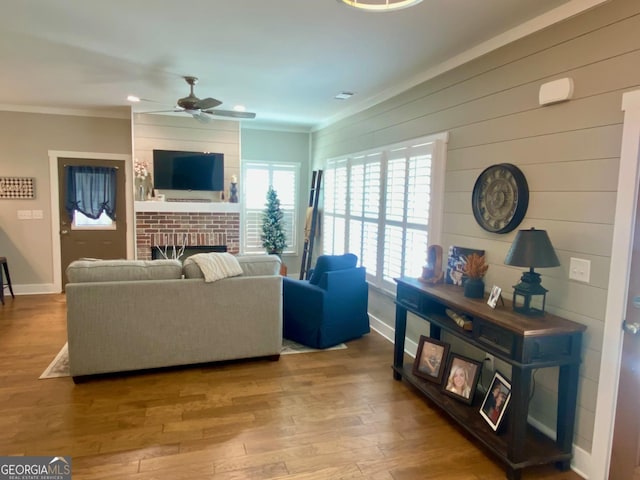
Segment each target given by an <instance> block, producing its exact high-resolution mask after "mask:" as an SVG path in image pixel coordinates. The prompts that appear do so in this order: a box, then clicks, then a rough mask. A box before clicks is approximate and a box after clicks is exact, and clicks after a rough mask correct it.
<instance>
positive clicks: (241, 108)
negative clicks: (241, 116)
mask: <svg viewBox="0 0 640 480" xmlns="http://www.w3.org/2000/svg"><path fill="white" fill-rule="evenodd" d="M233 109H234V110H235V111H236V112H244V111H246V110H247V108H246V107H245V106H244V105H236V106H235V107H233Z"/></svg>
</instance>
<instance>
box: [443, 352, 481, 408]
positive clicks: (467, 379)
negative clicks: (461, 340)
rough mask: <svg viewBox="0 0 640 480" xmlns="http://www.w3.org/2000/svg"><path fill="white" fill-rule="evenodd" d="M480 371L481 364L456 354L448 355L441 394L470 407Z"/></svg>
mask: <svg viewBox="0 0 640 480" xmlns="http://www.w3.org/2000/svg"><path fill="white" fill-rule="evenodd" d="M481 370H482V362H479V361H477V360H473V359H472V358H468V357H464V356H462V355H458V354H457V353H452V354H450V355H449V362H448V363H447V369H446V370H445V377H444V381H443V383H442V391H443V393H445V394H447V395H449V396H451V397H453V398H455V399H457V400H460V401H461V402H464V403H467V404H469V405H471V404H472V403H473V397H474V395H475V393H476V386H477V384H478V379H479V378H480V371H481ZM460 382H462V383H460Z"/></svg>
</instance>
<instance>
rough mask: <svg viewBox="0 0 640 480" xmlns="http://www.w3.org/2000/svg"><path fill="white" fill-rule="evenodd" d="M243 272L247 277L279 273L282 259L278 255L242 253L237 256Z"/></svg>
mask: <svg viewBox="0 0 640 480" xmlns="http://www.w3.org/2000/svg"><path fill="white" fill-rule="evenodd" d="M236 258H237V259H238V263H239V264H240V268H242V272H243V273H242V274H243V275H245V276H247V277H258V276H261V275H278V274H279V273H280V266H281V265H282V260H281V259H280V257H278V256H277V255H240V256H238V257H236Z"/></svg>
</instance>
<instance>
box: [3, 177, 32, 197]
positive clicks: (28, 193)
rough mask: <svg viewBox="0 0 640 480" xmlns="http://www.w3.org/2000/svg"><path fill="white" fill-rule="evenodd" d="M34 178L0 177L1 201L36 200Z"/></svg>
mask: <svg viewBox="0 0 640 480" xmlns="http://www.w3.org/2000/svg"><path fill="white" fill-rule="evenodd" d="M35 181H36V179H35V178H34V177H0V199H5V200H16V199H20V200H23V199H33V198H36V189H35Z"/></svg>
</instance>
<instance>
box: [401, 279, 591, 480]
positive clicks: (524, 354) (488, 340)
mask: <svg viewBox="0 0 640 480" xmlns="http://www.w3.org/2000/svg"><path fill="white" fill-rule="evenodd" d="M396 282H397V284H398V285H397V286H398V288H397V297H396V331H395V347H394V359H393V370H394V373H393V376H394V378H395V379H396V380H401V379H403V378H404V379H405V381H407V382H408V383H410V384H411V385H413V386H414V387H415V388H416V389H417V390H419V391H420V392H421V393H422V394H423V395H425V396H426V397H428V398H429V399H430V400H431V401H432V402H433V403H435V404H436V405H437V406H438V407H440V408H442V409H443V410H444V411H445V412H446V413H447V414H448V415H449V416H450V417H451V418H452V419H453V420H454V421H455V422H457V423H458V424H460V425H461V426H462V427H463V428H464V429H465V430H466V431H467V432H469V434H471V435H472V436H473V437H475V438H476V439H477V440H478V441H479V442H480V443H481V444H482V445H483V446H484V447H485V448H486V449H487V450H489V451H490V452H492V453H493V454H494V455H496V456H497V457H498V458H499V459H500V460H501V461H503V462H504V463H505V464H506V470H507V477H508V478H509V479H510V480H519V479H520V476H521V472H522V469H523V468H525V467H529V466H534V465H544V464H549V463H555V464H556V466H557V467H558V468H560V469H562V470H567V469H568V468H569V466H570V462H571V444H572V440H573V430H574V422H575V411H576V397H577V392H578V373H579V369H580V348H581V344H582V333H583V332H584V330H586V327H585V326H584V325H581V324H579V323H575V322H572V321H569V320H566V319H564V318H560V317H557V316H555V315H551V314H549V313H545V314H544V316H541V317H526V316H523V315H520V314H518V313H516V312H514V311H513V310H512V306H511V302H508V301H505V305H504V306H502V305H501V304H500V303H499V304H498V307H497V308H496V309H495V310H494V309H492V308H490V307H489V306H488V305H487V303H486V299H471V298H466V297H464V295H463V289H462V288H460V287H458V286H454V285H428V284H425V283H422V282H420V281H418V280H417V279H415V278H406V277H403V278H399V279H396ZM446 308H449V309H452V310H454V311H455V312H457V313H461V314H465V315H466V316H468V317H470V318H471V319H472V321H473V329H472V330H471V331H466V330H463V329H462V328H460V327H458V326H457V325H456V323H455V322H454V321H453V320H451V319H450V318H449V317H447V315H446V314H445V309H446ZM407 312H412V313H414V314H416V315H417V316H419V317H420V318H423V319H424V320H427V321H428V322H429V324H430V332H429V334H430V336H431V337H432V338H437V339H440V335H441V333H442V331H445V332H447V333H448V334H450V335H453V336H455V337H457V338H459V339H461V340H463V341H464V342H466V343H468V344H470V345H473V346H475V347H477V348H479V349H481V350H483V351H485V352H487V353H490V354H491V355H494V356H495V357H496V358H499V359H501V360H503V361H505V362H506V363H508V364H509V365H511V367H512V368H511V401H510V403H509V406H508V410H507V413H506V415H507V417H506V419H507V421H506V425H505V428H504V430H500V431H499V432H498V433H496V432H494V431H493V430H492V429H491V428H490V427H489V425H488V424H487V423H486V422H485V421H484V419H483V418H482V417H481V416H480V413H479V410H480V406H481V403H482V400H483V398H482V396H481V395H480V394H478V393H476V395H475V398H474V401H473V403H472V404H471V405H467V404H464V403H462V402H458V401H456V400H455V399H452V398H451V397H449V396H447V395H444V394H443V393H441V390H440V386H439V385H436V384H435V383H432V382H428V381H425V380H422V379H421V378H418V377H416V376H414V375H413V373H412V366H411V365H403V364H404V342H405V335H406V327H407ZM549 367H559V376H558V405H557V409H558V412H557V413H558V417H557V425H556V432H557V434H556V437H557V438H556V440H555V441H554V440H553V439H551V438H549V437H547V436H546V435H544V434H542V433H541V432H539V431H538V430H536V429H535V428H533V427H532V426H531V425H529V424H528V423H527V415H528V412H529V396H530V392H531V376H532V373H533V371H534V370H535V369H538V368H549Z"/></svg>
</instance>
